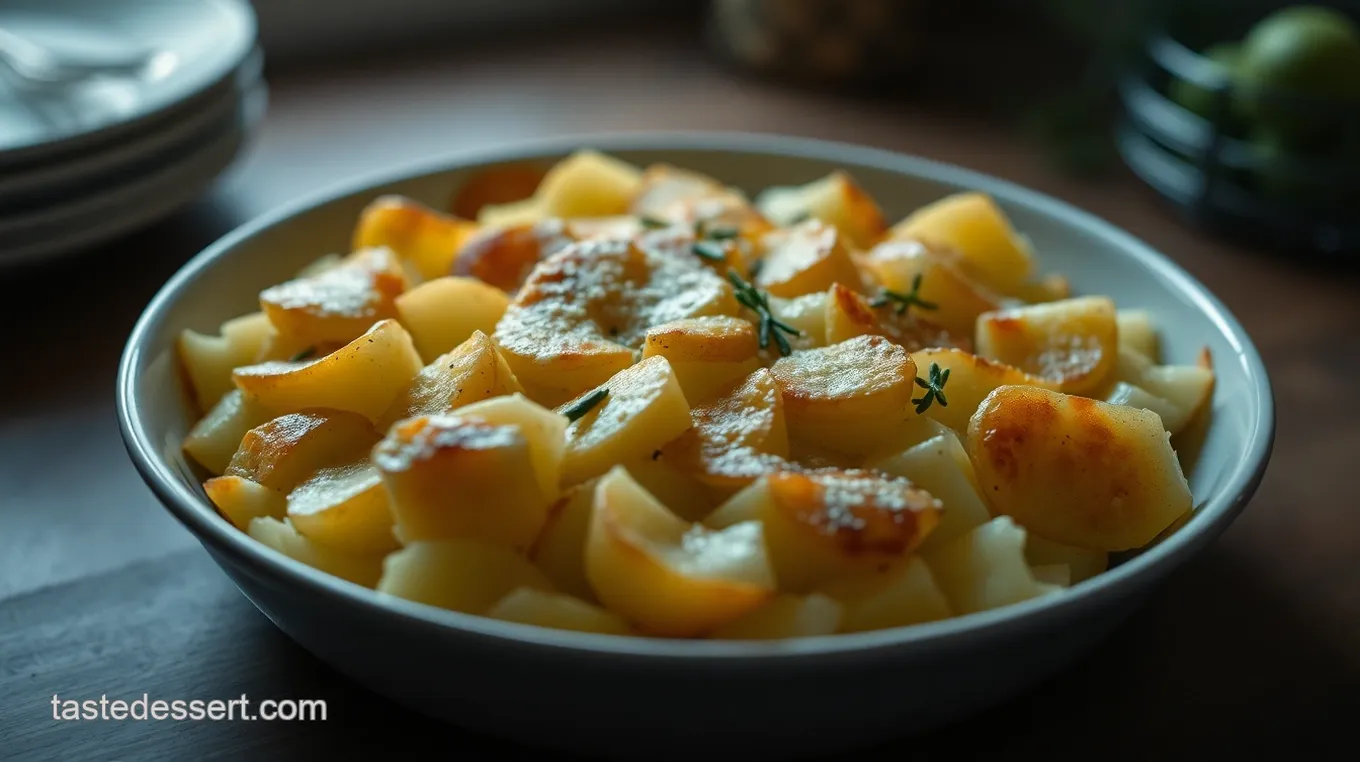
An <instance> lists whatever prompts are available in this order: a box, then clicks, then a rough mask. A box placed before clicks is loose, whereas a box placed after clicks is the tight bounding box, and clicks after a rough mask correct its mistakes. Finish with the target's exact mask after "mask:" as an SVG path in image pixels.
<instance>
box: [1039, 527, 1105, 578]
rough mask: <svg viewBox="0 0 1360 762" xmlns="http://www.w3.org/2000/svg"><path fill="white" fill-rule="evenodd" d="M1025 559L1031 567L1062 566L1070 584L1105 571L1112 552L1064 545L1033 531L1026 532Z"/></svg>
mask: <svg viewBox="0 0 1360 762" xmlns="http://www.w3.org/2000/svg"><path fill="white" fill-rule="evenodd" d="M1025 560H1026V561H1028V562H1029V565H1030V566H1031V567H1039V566H1062V567H1065V568H1066V569H1067V573H1068V584H1069V585H1075V584H1077V583H1078V582H1081V581H1083V580H1088V579H1090V578H1092V577H1094V576H1096V575H1097V574H1099V573H1101V572H1103V571H1105V570H1106V569H1107V568H1109V565H1110V554H1109V553H1106V552H1105V551H1103V550H1092V549H1090V548H1079V547H1077V546H1075V545H1063V544H1062V543H1057V542H1053V541H1052V540H1048V539H1045V538H1043V537H1040V536H1039V535H1037V534H1035V533H1033V532H1027V533H1025Z"/></svg>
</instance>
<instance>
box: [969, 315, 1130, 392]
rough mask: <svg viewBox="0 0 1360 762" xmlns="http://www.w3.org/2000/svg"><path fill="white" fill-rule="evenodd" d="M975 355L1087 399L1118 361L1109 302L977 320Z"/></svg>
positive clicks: (1116, 337) (992, 316)
mask: <svg viewBox="0 0 1360 762" xmlns="http://www.w3.org/2000/svg"><path fill="white" fill-rule="evenodd" d="M977 353H978V354H979V355H981V356H983V357H986V358H988V359H991V360H996V361H998V362H1003V363H1006V364H1007V365H1013V366H1015V367H1017V368H1019V369H1020V370H1023V371H1025V372H1026V373H1030V374H1033V375H1036V376H1039V377H1040V378H1044V379H1047V380H1049V381H1052V382H1054V383H1055V384H1056V385H1057V387H1058V389H1059V390H1061V391H1063V392H1066V393H1068V394H1087V393H1090V392H1093V391H1095V390H1097V389H1100V388H1101V387H1102V386H1104V385H1105V384H1107V383H1108V382H1109V379H1110V376H1111V374H1112V373H1113V372H1114V369H1115V364H1116V363H1117V361H1118V358H1119V328H1118V325H1117V324H1116V323H1115V309H1114V302H1113V301H1112V300H1110V299H1109V298H1108V297H1103V296H1086V297H1079V298H1076V299H1063V300H1062V301H1057V302H1047V303H1044V304H1034V305H1027V306H1024V307H1014V308H1010V309H1004V310H998V311H996V312H988V313H987V314H985V315H982V316H981V317H979V318H978V325H977Z"/></svg>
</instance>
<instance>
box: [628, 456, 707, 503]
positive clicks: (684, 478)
mask: <svg viewBox="0 0 1360 762" xmlns="http://www.w3.org/2000/svg"><path fill="white" fill-rule="evenodd" d="M620 465H622V466H623V467H624V468H625V469H627V470H628V475H629V476H631V477H633V480H634V481H636V482H637V483H638V485H640V486H641V487H642V488H643V489H645V490H647V491H648V492H649V493H651V494H652V495H654V496H655V497H656V499H657V500H660V501H661V504H662V505H664V506H666V508H667V509H668V510H670V512H671V513H674V514H675V515H676V516H679V517H680V518H682V519H684V520H685V521H700V520H702V519H703V518H704V517H705V516H707V515H708V514H710V513H712V512H713V509H714V508H716V507H717V505H718V503H717V501H716V500H715V499H714V497H713V491H712V490H711V489H709V487H708V486H707V485H705V484H704V483H703V482H701V481H699V479H698V478H696V477H695V476H694V474H693V472H691V471H690V470H688V469H686V468H684V467H683V466H682V465H681V464H679V463H677V462H675V459H674V458H672V457H670V456H667V455H666V453H665V452H664V451H663V450H653V451H652V452H651V453H645V454H642V455H638V456H636V457H634V458H632V459H631V460H626V461H624V462H623V463H622V464H620Z"/></svg>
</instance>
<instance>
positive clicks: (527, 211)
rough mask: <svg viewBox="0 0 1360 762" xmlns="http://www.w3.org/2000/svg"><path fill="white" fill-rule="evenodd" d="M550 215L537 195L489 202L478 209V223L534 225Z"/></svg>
mask: <svg viewBox="0 0 1360 762" xmlns="http://www.w3.org/2000/svg"><path fill="white" fill-rule="evenodd" d="M549 216H550V215H549V214H548V211H547V209H546V208H545V207H544V205H543V199H541V198H538V197H537V196H531V197H530V198H522V199H520V200H519V201H507V202H505V203H504V204H487V205H486V206H484V207H482V208H481V209H479V210H477V224H478V225H480V226H481V227H482V228H483V229H485V228H511V227H517V226H521V225H533V224H534V223H537V222H541V221H543V220H545V219H547V218H548V217H549Z"/></svg>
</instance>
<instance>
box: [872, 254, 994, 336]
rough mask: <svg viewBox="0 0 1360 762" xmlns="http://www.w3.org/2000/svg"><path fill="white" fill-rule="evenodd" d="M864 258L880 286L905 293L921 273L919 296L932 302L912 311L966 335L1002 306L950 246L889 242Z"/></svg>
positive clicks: (961, 334)
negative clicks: (984, 316) (964, 269)
mask: <svg viewBox="0 0 1360 762" xmlns="http://www.w3.org/2000/svg"><path fill="white" fill-rule="evenodd" d="M862 262H863V263H864V267H865V269H866V270H867V271H868V272H869V273H870V274H871V275H872V276H873V279H874V280H875V281H876V282H877V285H878V286H879V287H881V288H885V289H888V290H889V291H893V292H896V293H899V294H910V293H911V292H912V289H913V288H914V284H915V283H916V282H917V281H916V279H917V278H918V277H919V278H920V279H921V280H920V289H919V290H917V291H916V295H917V296H918V297H920V299H921V300H922V301H924V302H925V303H926V304H927V305H928V307H927V306H922V305H920V304H916V305H913V306H912V307H911V310H910V313H911V314H913V315H916V316H917V317H922V318H925V319H927V320H929V321H931V322H932V323H936V324H938V325H940V326H943V327H944V328H946V329H948V330H950V331H952V332H954V333H955V334H958V335H960V336H972V335H973V330H974V328H975V326H976V325H977V319H978V316H979V315H981V314H983V313H984V312H991V311H993V310H996V309H999V308H1000V307H1001V297H999V296H998V295H996V294H995V293H993V292H992V291H991V290H989V289H987V288H986V287H984V286H982V285H981V284H979V283H977V282H975V281H974V280H973V279H972V278H970V277H969V276H968V275H966V274H965V273H964V272H963V269H962V263H961V262H960V260H959V257H958V255H957V254H955V253H954V252H952V251H950V250H948V249H940V248H932V247H930V246H928V245H926V244H925V243H922V242H921V241H915V240H910V239H908V240H896V241H884V242H883V243H881V244H879V245H878V246H875V247H874V248H873V249H871V250H870V251H869V253H868V254H867V255H866V256H865V257H864V259H863V260H862Z"/></svg>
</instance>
